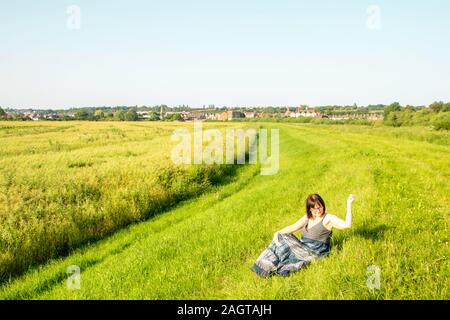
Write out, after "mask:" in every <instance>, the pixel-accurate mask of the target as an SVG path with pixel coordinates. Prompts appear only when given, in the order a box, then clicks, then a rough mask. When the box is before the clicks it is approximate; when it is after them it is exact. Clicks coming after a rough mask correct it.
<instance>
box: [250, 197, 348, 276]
mask: <svg viewBox="0 0 450 320" xmlns="http://www.w3.org/2000/svg"><path fill="white" fill-rule="evenodd" d="M352 202H353V195H349V197H348V199H347V215H346V218H345V221H344V220H342V219H340V218H338V217H337V216H335V215H333V214H329V213H327V212H326V207H325V202H324V201H323V199H322V197H321V196H320V195H318V194H311V195H309V196H308V198H307V199H306V214H305V215H304V216H303V217H302V218H301V219H300V220H298V221H297V222H296V223H294V224H293V225H290V226H287V227H286V228H284V229H281V230H280V231H277V232H275V234H274V236H273V241H272V243H271V244H270V245H269V247H268V248H267V249H265V250H264V251H263V253H262V254H261V255H260V256H259V258H258V259H257V260H256V262H255V264H254V265H253V266H252V270H253V271H254V272H256V273H257V274H258V275H259V276H261V277H267V276H268V275H270V274H279V275H283V276H287V275H289V273H290V272H291V271H295V270H299V269H300V268H302V267H303V266H304V265H307V264H309V263H310V262H311V261H312V260H313V259H315V258H320V257H324V256H326V255H328V253H329V251H330V238H331V235H332V229H333V228H336V229H348V228H351V226H352ZM300 229H301V234H302V238H301V240H299V239H298V238H297V237H296V236H295V235H293V233H294V232H296V231H298V230H300Z"/></svg>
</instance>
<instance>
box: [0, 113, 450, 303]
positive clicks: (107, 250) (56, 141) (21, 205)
mask: <svg viewBox="0 0 450 320" xmlns="http://www.w3.org/2000/svg"><path fill="white" fill-rule="evenodd" d="M259 125H263V126H264V127H267V128H278V129H279V130H280V170H279V172H278V173H277V174H275V175H271V176H263V175H260V174H259V173H260V172H259V168H258V166H255V165H245V166H240V167H239V170H237V172H236V173H235V174H234V175H233V176H232V178H230V179H229V181H227V183H226V184H220V185H216V186H211V188H209V189H208V190H209V191H207V192H205V193H202V194H200V195H198V196H197V197H195V198H190V199H188V200H185V201H183V202H181V203H178V205H176V206H172V207H170V208H169V209H168V210H166V211H164V212H163V213H161V214H158V215H156V216H151V217H148V219H147V220H146V221H143V222H139V223H134V224H132V225H127V224H126V223H125V222H124V225H123V227H120V223H119V224H117V225H115V226H116V229H117V230H118V231H116V232H112V231H113V230H116V229H114V228H113V226H111V230H110V232H105V233H104V234H103V233H102V234H99V235H98V236H99V237H103V238H104V239H103V240H99V241H95V242H91V243H82V244H83V245H82V246H76V244H73V247H74V248H77V249H75V250H73V251H70V250H69V249H67V248H66V250H62V251H61V252H59V251H58V250H56V253H57V254H58V253H61V254H62V255H63V257H60V258H55V259H53V260H50V261H47V259H44V258H42V259H39V258H40V256H39V250H35V246H36V243H37V244H39V246H43V247H47V246H52V244H51V243H48V241H47V242H45V241H41V242H39V239H35V238H33V237H30V236H27V235H28V234H33V230H34V229H35V227H36V226H41V227H42V228H44V229H43V230H47V231H46V232H44V233H38V234H44V235H46V237H47V238H46V237H44V238H43V239H52V235H53V232H62V234H64V232H63V230H65V229H64V226H63V227H61V226H60V225H59V223H67V221H71V220H68V217H65V215H69V216H70V217H69V218H71V219H75V218H74V217H73V215H75V217H77V218H84V217H85V215H84V214H85V212H86V211H89V212H90V215H88V217H89V216H96V214H98V211H97V210H99V209H102V210H103V211H102V210H100V211H101V212H102V217H103V220H101V221H103V222H105V221H109V216H108V212H115V215H114V219H113V220H114V221H121V217H122V215H124V216H133V214H136V213H137V212H141V211H139V210H137V209H136V208H135V206H133V205H129V204H130V201H131V198H130V193H131V194H134V195H135V196H137V197H138V198H139V199H144V200H145V199H148V201H150V198H151V197H150V196H148V197H149V198H146V197H143V198H142V197H140V196H142V194H143V193H145V194H148V190H149V188H154V187H155V183H154V180H152V179H154V176H155V171H157V168H159V166H160V163H161V161H164V159H166V160H167V159H168V157H170V149H171V146H172V145H173V143H172V144H171V142H170V134H171V132H172V131H173V130H174V128H177V127H182V126H185V127H189V128H191V129H192V123H178V124H176V123H143V122H139V123H106V122H105V123H92V122H80V123H73V122H67V123H54V122H42V123H38V124H36V123H32V124H29V123H14V124H11V123H8V124H7V125H6V124H1V125H0V142H1V145H0V155H1V159H0V166H1V167H0V174H1V182H0V187H1V188H2V189H1V190H2V197H0V217H1V226H0V227H1V229H2V231H1V232H2V233H1V246H0V248H1V250H2V251H1V253H0V254H1V257H2V258H1V259H2V260H0V263H8V261H9V263H12V262H11V257H10V258H9V259H10V260H8V252H13V251H11V250H12V248H11V246H16V247H14V248H19V247H20V248H21V250H23V251H20V252H23V254H24V255H25V254H26V253H27V252H33V255H32V256H30V257H28V258H27V259H24V261H34V262H35V263H36V265H38V266H36V267H33V268H30V269H29V270H28V271H27V272H26V273H25V274H23V275H21V276H18V277H14V278H12V279H11V280H9V281H4V282H3V283H2V284H1V287H0V298H2V299H450V261H449V253H450V250H449V249H450V248H449V238H450V233H449V226H450V203H449V200H450V185H449V176H450V169H449V168H450V136H449V133H448V132H447V131H441V132H428V131H427V130H426V129H423V128H414V127H411V128H386V127H374V128H372V127H367V126H366V127H364V126H351V125H347V126H344V125H338V126H334V125H312V124H282V123H264V124H257V123H238V124H236V123H209V124H205V127H206V128H208V127H218V128H221V129H224V128H226V127H234V126H249V127H255V128H258V127H259ZM147 180H151V181H153V182H152V183H150V182H148V181H147ZM146 186H147V187H146ZM89 187H90V188H91V189H90V188H89ZM6 190H7V192H6ZM80 190H81V191H80ZM315 192H317V193H319V194H320V195H322V197H323V198H324V200H325V202H326V205H327V211H328V212H330V213H333V214H336V215H338V216H340V217H341V218H344V217H345V207H346V198H347V196H348V194H350V193H352V194H354V195H355V201H354V203H353V228H352V229H350V230H347V231H338V230H334V231H333V238H332V250H331V253H330V256H329V257H327V258H326V259H322V260H320V261H315V262H313V263H312V264H311V265H309V266H308V267H307V268H305V269H303V270H300V271H299V272H296V273H294V274H292V275H291V276H290V277H287V278H282V277H270V278H268V279H261V278H259V277H258V276H257V275H256V274H254V273H253V272H252V271H251V270H250V267H251V265H252V264H253V262H254V261H255V260H256V258H257V257H258V256H259V254H260V253H261V252H262V251H263V250H264V249H265V248H266V246H267V245H268V244H269V243H270V241H271V239H272V236H273V233H274V232H275V231H277V230H279V229H281V228H282V227H285V226H287V225H289V224H292V223H293V222H295V221H297V220H298V219H299V218H300V217H301V216H302V215H303V214H304V199H305V198H306V196H307V195H308V194H310V193H315ZM80 194H81V196H80ZM5 195H8V196H7V197H6V196H5ZM70 195H72V198H71V196H70ZM67 197H68V198H69V199H76V200H73V201H72V202H70V201H69V202H64V201H60V199H61V198H64V199H67ZM73 197H75V198H73ZM131 203H134V202H131ZM144 205H145V204H144ZM40 208H41V209H42V210H40ZM67 208H70V210H68V209H67ZM105 208H110V209H111V210H109V211H108V210H106V209H105ZM114 208H115V209H114ZM113 209H114V210H113ZM141 209H142V208H141ZM144 209H145V208H144ZM76 210H83V212H77V211H76ZM144 211H145V210H144ZM50 213H51V214H50ZM17 215H19V216H20V217H21V218H20V219H18V218H17ZM47 216H49V217H53V218H54V220H52V224H51V225H52V226H53V227H54V229H50V230H48V229H45V226H47V225H48V224H42V223H40V221H41V219H45V217H47ZM83 221H84V225H85V227H86V229H89V230H91V229H95V224H90V221H91V220H89V219H87V218H86V219H85V220H83ZM93 221H97V220H95V219H94V220H93ZM126 221H127V222H130V221H131V222H133V220H132V219H128V220H127V219H126ZM139 221H140V220H139ZM71 226H73V225H71V224H70V223H69V224H68V227H71ZM102 226H104V225H102ZM119 227H120V228H119ZM4 230H9V231H8V232H5V231H4ZM61 230H62V231H61ZM14 232H16V233H14ZM297 235H298V234H297ZM8 237H9V238H8ZM35 241H37V242H36V243H35ZM24 243H27V246H25V245H24ZM68 246H69V248H70V247H71V246H70V245H68ZM33 248H34V249H33ZM8 250H9V251H8ZM27 250H31V251H27ZM15 252H16V253H18V252H19V251H15ZM10 256H11V254H10ZM19 258H20V257H19ZM24 263H25V262H24ZM71 265H77V266H79V267H80V269H81V286H80V289H79V290H70V289H68V286H67V279H68V277H69V276H70V275H68V274H67V273H66V272H67V268H68V267H69V266H71ZM372 265H375V266H378V267H379V268H380V270H381V286H380V288H379V289H370V288H368V286H367V279H368V273H367V268H368V267H369V266H372Z"/></svg>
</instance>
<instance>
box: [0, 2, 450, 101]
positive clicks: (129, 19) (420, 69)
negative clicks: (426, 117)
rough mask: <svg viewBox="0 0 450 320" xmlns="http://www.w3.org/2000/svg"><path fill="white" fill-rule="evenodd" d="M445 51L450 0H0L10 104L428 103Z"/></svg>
mask: <svg viewBox="0 0 450 320" xmlns="http://www.w3.org/2000/svg"><path fill="white" fill-rule="evenodd" d="M316 2H317V3H316ZM319 2H320V3H319ZM70 5H77V6H78V7H79V8H80V10H81V15H80V18H81V20H80V21H81V24H80V29H76V30H71V29H69V28H68V27H67V20H68V19H69V16H70V15H69V14H67V12H66V10H67V7H68V6H70ZM371 5H376V6H378V8H379V9H380V20H379V21H380V25H379V26H380V28H378V29H374V28H371V27H368V25H367V23H368V21H373V19H374V13H373V11H371V12H370V13H368V12H367V9H368V7H369V6H371ZM372 25H373V24H372ZM449 57H450V1H446V0H441V1H439V0H430V1H406V0H389V1H375V0H373V1H365V0H355V1H352V0H344V1H299V0H292V1H287V0H279V1H275V0H273V1H262V0H259V1H245V0H236V1H235V0H227V1H213V0H205V1H196V0H192V1H189V0H183V1H181V0H179V1H178V0H177V1H175V0H164V1H156V0H149V1H139V0H130V1H104V0H78V1H77V0H73V1H61V0H53V1H51V0H39V1H34V0H28V1H24V0H18V1H17V0H16V1H7V0H0V106H3V107H13V108H17V107H22V108H25V107H36V108H38V107H39V108H63V107H64V108H67V107H75V106H99V105H110V106H115V105H136V104H137V105H156V104H161V103H165V104H168V105H178V104H189V105H190V106H201V105H203V104H206V105H208V104H215V105H216V106H223V105H226V106H236V105H239V106H243V105H244V106H245V105H247V106H253V105H294V106H295V105H299V104H309V105H324V104H353V103H357V104H359V105H366V104H377V103H385V104H387V103H391V102H393V101H399V102H400V103H401V104H414V105H424V104H429V103H431V102H433V101H435V100H445V101H450V58H449Z"/></svg>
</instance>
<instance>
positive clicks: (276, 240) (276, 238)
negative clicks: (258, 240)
mask: <svg viewBox="0 0 450 320" xmlns="http://www.w3.org/2000/svg"><path fill="white" fill-rule="evenodd" d="M279 234H280V232H278V231H277V232H275V233H274V235H273V239H272V240H273V242H275V244H276V245H277V246H278V245H280V242H279V241H278V235H279Z"/></svg>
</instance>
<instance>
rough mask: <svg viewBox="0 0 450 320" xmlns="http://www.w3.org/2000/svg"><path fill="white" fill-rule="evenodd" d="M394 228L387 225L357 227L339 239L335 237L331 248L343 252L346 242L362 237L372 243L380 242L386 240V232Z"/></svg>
mask: <svg viewBox="0 0 450 320" xmlns="http://www.w3.org/2000/svg"><path fill="white" fill-rule="evenodd" d="M392 228H393V227H391V226H388V225H387V224H377V225H368V224H365V225H363V226H361V227H357V228H355V229H354V230H352V231H350V232H346V233H343V234H342V235H339V236H337V237H333V238H332V241H331V248H332V249H333V248H334V249H335V250H336V249H337V250H338V251H340V250H342V248H343V246H344V244H345V242H346V241H347V240H348V239H350V238H353V237H360V238H364V239H366V240H371V241H374V242H375V241H380V240H382V239H384V235H385V232H386V231H387V230H389V229H392Z"/></svg>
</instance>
